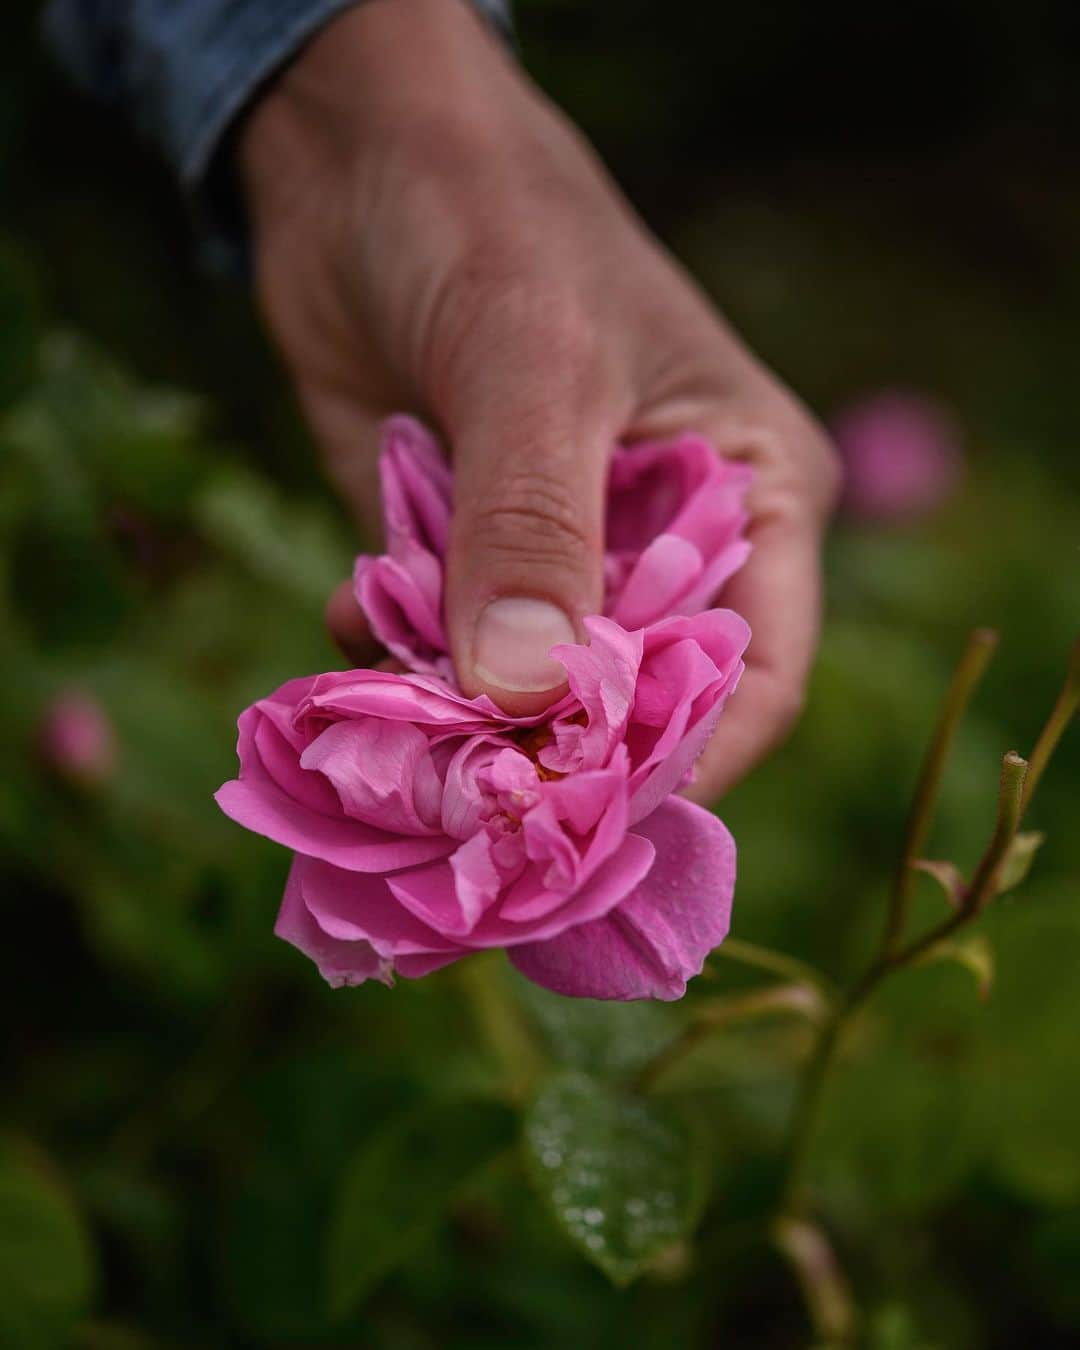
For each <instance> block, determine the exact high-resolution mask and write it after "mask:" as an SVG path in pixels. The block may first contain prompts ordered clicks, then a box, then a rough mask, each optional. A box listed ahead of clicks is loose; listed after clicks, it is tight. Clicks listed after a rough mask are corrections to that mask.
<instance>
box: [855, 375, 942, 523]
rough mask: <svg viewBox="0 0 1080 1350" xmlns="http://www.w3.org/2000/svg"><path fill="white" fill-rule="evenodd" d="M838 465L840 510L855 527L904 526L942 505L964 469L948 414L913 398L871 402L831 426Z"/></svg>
mask: <svg viewBox="0 0 1080 1350" xmlns="http://www.w3.org/2000/svg"><path fill="white" fill-rule="evenodd" d="M832 433H833V437H834V438H835V440H836V444H837V447H838V448H839V450H840V455H841V458H842V460H843V463H844V493H843V497H842V499H841V508H842V509H843V510H844V511H845V512H846V513H847V514H848V515H850V516H855V517H858V518H860V519H863V520H876V521H893V520H910V519H914V518H917V517H919V516H923V515H927V514H928V513H929V512H931V511H933V510H934V509H935V508H936V507H938V506H941V505H942V504H943V503H944V502H946V501H947V500H948V499H949V497H951V496H952V494H953V492H954V491H955V490H956V487H957V485H958V483H959V481H960V477H961V475H962V472H963V467H964V457H963V452H962V450H961V448H960V435H959V429H958V427H957V424H956V421H955V419H954V418H953V417H952V416H951V414H950V413H949V411H948V409H947V408H945V407H944V406H943V405H942V404H940V403H936V402H935V401H934V400H933V399H930V398H926V397H924V396H923V395H921V394H909V393H904V392H902V391H896V392H888V393H882V394H875V395H872V396H870V397H868V398H865V399H862V400H860V401H859V402H857V403H852V404H850V405H849V406H848V407H846V408H844V409H842V410H841V412H840V413H839V414H838V415H837V416H836V417H835V418H834V420H833V423H832Z"/></svg>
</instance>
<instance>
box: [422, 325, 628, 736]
mask: <svg viewBox="0 0 1080 1350" xmlns="http://www.w3.org/2000/svg"><path fill="white" fill-rule="evenodd" d="M520 356H521V353H520V352H518V353H517V354H516V359H515V360H514V361H513V370H512V371H511V370H507V369H506V367H505V366H503V362H502V361H501V360H500V361H498V362H497V363H494V364H493V366H492V368H490V369H488V370H487V371H486V372H485V376H484V379H483V383H482V387H480V388H474V389H473V390H471V391H468V390H466V391H462V392H464V393H465V394H466V395H467V397H466V398H465V399H463V403H462V406H463V407H465V408H467V410H468V416H467V417H465V418H462V419H461V421H460V423H459V424H458V425H454V422H453V421H452V420H451V421H449V422H448V425H447V430H448V433H449V438H450V443H451V445H452V446H453V453H454V500H455V505H454V518H453V523H452V527H451V533H450V548H449V554H448V566H447V591H446V614H447V626H448V629H449V636H450V646H451V651H452V654H453V658H454V665H455V668H456V671H457V676H458V681H459V683H460V684H461V687H462V689H463V690H464V692H465V693H466V694H468V695H469V696H471V697H475V696H476V695H478V694H481V693H486V694H488V695H489V696H490V697H491V698H492V699H493V700H494V701H495V702H496V703H497V704H498V705H499V706H500V707H501V708H503V709H504V711H506V712H509V713H512V714H515V715H522V714H528V713H533V712H538V711H540V710H541V709H543V708H544V707H546V706H547V705H548V704H549V703H550V702H552V701H553V700H554V699H555V698H557V697H558V696H559V694H560V693H561V692H562V690H563V689H564V688H565V673H564V671H563V668H562V667H561V666H560V665H559V664H558V662H557V661H554V660H553V659H552V658H551V657H550V656H549V655H548V653H549V652H550V650H551V648H552V647H553V646H555V645H556V644H557V643H560V642H575V641H580V640H581V637H582V629H581V620H582V617H583V616H584V615H586V614H595V613H598V612H599V610H600V608H601V606H602V603H603V558H604V504H605V497H606V483H607V467H608V459H609V456H610V451H611V446H612V443H613V440H614V420H613V418H612V417H611V416H610V415H606V413H605V410H604V409H603V408H598V407H596V399H595V394H594V393H590V392H589V391H588V390H587V389H586V388H585V387H584V386H585V383H586V382H585V381H583V379H582V375H583V371H582V369H581V367H578V368H577V369H576V370H572V371H570V370H568V371H567V372H566V373H565V374H566V378H562V379H560V378H559V377H558V376H559V372H558V371H554V372H553V371H552V369H551V360H550V357H551V353H550V351H549V352H548V360H547V361H543V360H537V361H536V362H535V363H533V364H529V363H527V362H524V361H522V360H521V359H520ZM508 364H509V363H508ZM497 367H503V370H502V373H500V370H499V369H498V368H497ZM524 372H530V374H529V375H528V376H526V375H525V374H524ZM594 388H595V385H594Z"/></svg>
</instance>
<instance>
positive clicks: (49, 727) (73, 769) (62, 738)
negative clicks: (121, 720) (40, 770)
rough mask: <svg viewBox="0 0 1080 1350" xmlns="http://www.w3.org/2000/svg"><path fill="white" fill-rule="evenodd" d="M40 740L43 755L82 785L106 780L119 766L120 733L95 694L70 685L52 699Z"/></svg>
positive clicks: (50, 765)
mask: <svg viewBox="0 0 1080 1350" xmlns="http://www.w3.org/2000/svg"><path fill="white" fill-rule="evenodd" d="M38 744H39V747H40V751H41V756H42V759H43V760H44V761H45V763H46V764H48V766H49V767H50V768H51V769H52V770H53V771H54V772H56V773H57V774H59V775H60V777H61V778H64V779H66V780H67V781H68V782H69V783H75V784H78V785H79V786H82V787H93V786H97V785H99V784H101V783H104V782H106V781H107V780H108V779H109V778H110V777H111V776H112V772H113V769H114V768H115V766H116V753H117V749H116V733H115V732H114V730H113V725H112V722H111V721H110V720H109V715H108V713H106V711H105V709H104V708H103V707H102V706H101V704H100V703H99V702H98V701H97V699H96V698H95V697H94V695H93V694H90V693H88V692H86V691H85V690H81V689H69V690H66V691H64V692H63V693H60V694H57V695H55V696H54V697H53V698H52V699H50V700H49V702H48V704H47V705H46V707H45V711H44V714H43V716H42V719H41V727H40V731H39V740H38Z"/></svg>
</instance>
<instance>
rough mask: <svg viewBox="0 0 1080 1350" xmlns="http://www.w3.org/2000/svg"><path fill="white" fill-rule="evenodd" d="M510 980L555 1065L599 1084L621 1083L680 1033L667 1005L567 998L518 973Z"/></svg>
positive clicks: (670, 1007) (645, 1000) (674, 1017)
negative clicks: (619, 1080) (603, 1081)
mask: <svg viewBox="0 0 1080 1350" xmlns="http://www.w3.org/2000/svg"><path fill="white" fill-rule="evenodd" d="M510 980H511V981H512V985H513V989H514V993H515V995H516V997H517V998H518V999H519V1000H520V1002H521V1003H522V1004H523V1005H524V1007H525V1009H526V1011H527V1012H528V1014H529V1016H530V1017H531V1019H532V1020H533V1021H534V1022H535V1023H536V1026H537V1027H538V1029H539V1031H540V1033H541V1035H542V1037H543V1039H544V1041H545V1042H546V1044H547V1047H548V1049H549V1050H550V1052H551V1056H552V1058H553V1059H554V1060H555V1062H556V1063H557V1064H558V1065H560V1066H565V1067H567V1068H573V1069H583V1070H584V1071H585V1072H586V1073H592V1074H596V1075H597V1076H598V1077H600V1078H625V1077H626V1076H627V1075H628V1074H630V1073H632V1072H633V1071H634V1070H635V1069H636V1068H639V1067H640V1066H641V1065H642V1064H644V1063H646V1061H647V1060H650V1059H651V1058H652V1057H653V1055H655V1054H656V1053H657V1052H658V1051H660V1050H661V1049H662V1048H663V1047H664V1046H665V1045H667V1043H668V1042H669V1041H670V1040H671V1038H672V1036H674V1035H675V1033H676V1032H677V1031H678V1029H679V1025H680V1021H681V1018H680V1016H679V1013H678V1012H677V1011H676V1010H675V1009H674V1008H673V1007H672V1006H671V1005H670V1004H668V1003H658V1002H655V1001H653V1000H650V999H640V1000H638V1001H636V1002H632V1003H618V1002H614V1001H612V1002H599V1001H597V1000H596V999H591V998H565V997H563V995H561V994H553V993H551V992H550V991H549V990H547V989H541V988H540V986H539V985H538V984H533V983H532V981H531V980H526V979H524V978H523V977H522V976H521V975H518V974H517V972H512V973H511V974H510Z"/></svg>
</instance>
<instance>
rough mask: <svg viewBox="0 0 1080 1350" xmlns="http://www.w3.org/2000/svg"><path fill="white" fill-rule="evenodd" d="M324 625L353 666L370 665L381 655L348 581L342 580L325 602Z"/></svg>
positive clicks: (380, 649) (381, 651)
mask: <svg viewBox="0 0 1080 1350" xmlns="http://www.w3.org/2000/svg"><path fill="white" fill-rule="evenodd" d="M326 626H327V628H328V629H329V630H330V636H331V637H332V638H333V639H334V641H335V642H336V643H337V645H338V646H339V647H340V648H341V650H342V651H343V652H344V653H345V657H346V659H347V660H348V662H349V664H350V665H351V666H353V667H357V668H358V667H360V666H373V665H375V663H376V662H377V661H378V660H379V659H380V657H382V656H384V655H385V652H384V651H383V648H382V647H381V646H380V645H379V643H378V642H376V641H375V639H374V638H373V637H372V635H371V629H370V628H369V627H368V622H367V620H366V619H365V618H364V615H363V612H362V611H361V609H360V606H359V605H358V604H357V601H356V596H355V594H354V593H353V583H352V581H343V582H342V583H341V584H340V585H339V586H338V587H337V588H336V590H335V591H334V593H333V594H332V595H331V597H330V599H329V600H328V601H327V605H326Z"/></svg>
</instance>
